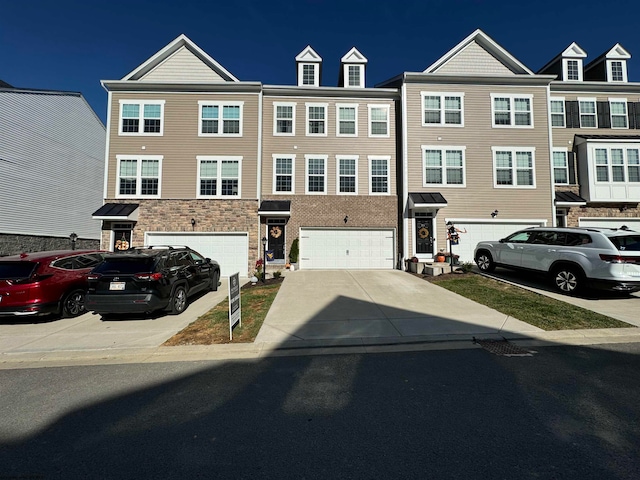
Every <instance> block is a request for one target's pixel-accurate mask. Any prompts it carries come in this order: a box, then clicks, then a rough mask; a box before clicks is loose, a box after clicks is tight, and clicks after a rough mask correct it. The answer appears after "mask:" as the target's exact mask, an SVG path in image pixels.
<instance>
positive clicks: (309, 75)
mask: <svg viewBox="0 0 640 480" xmlns="http://www.w3.org/2000/svg"><path fill="white" fill-rule="evenodd" d="M302 85H312V86H315V85H316V65H313V64H304V63H303V64H302Z"/></svg>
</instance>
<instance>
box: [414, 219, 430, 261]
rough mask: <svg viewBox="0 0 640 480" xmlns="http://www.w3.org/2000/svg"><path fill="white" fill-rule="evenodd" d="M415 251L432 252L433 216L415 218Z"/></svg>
mask: <svg viewBox="0 0 640 480" xmlns="http://www.w3.org/2000/svg"><path fill="white" fill-rule="evenodd" d="M416 253H417V254H418V253H421V254H432V253H433V218H416Z"/></svg>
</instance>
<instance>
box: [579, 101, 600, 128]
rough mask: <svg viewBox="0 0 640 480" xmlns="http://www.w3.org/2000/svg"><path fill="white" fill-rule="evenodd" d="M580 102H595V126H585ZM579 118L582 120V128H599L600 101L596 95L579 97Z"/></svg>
mask: <svg viewBox="0 0 640 480" xmlns="http://www.w3.org/2000/svg"><path fill="white" fill-rule="evenodd" d="M580 102H593V107H594V112H593V116H594V118H595V123H596V124H595V126H593V127H585V126H584V125H582V109H581V108H580ZM589 115H591V114H589ZM578 118H579V120H580V128H598V102H597V100H596V98H595V97H578Z"/></svg>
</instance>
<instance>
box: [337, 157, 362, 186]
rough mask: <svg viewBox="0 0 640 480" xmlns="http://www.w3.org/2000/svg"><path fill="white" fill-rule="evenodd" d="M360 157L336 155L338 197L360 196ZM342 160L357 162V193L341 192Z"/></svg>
mask: <svg viewBox="0 0 640 480" xmlns="http://www.w3.org/2000/svg"><path fill="white" fill-rule="evenodd" d="M359 158H360V156H359V155H336V195H357V194H358V159H359ZM340 160H355V166H356V171H355V174H354V175H355V179H356V185H355V187H356V191H355V192H341V191H340V177H341V175H340Z"/></svg>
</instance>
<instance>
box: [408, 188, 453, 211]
mask: <svg viewBox="0 0 640 480" xmlns="http://www.w3.org/2000/svg"><path fill="white" fill-rule="evenodd" d="M446 206H447V200H446V199H445V198H444V197H443V196H442V194H441V193H440V192H426V193H409V208H411V209H418V208H444V207H446Z"/></svg>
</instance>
